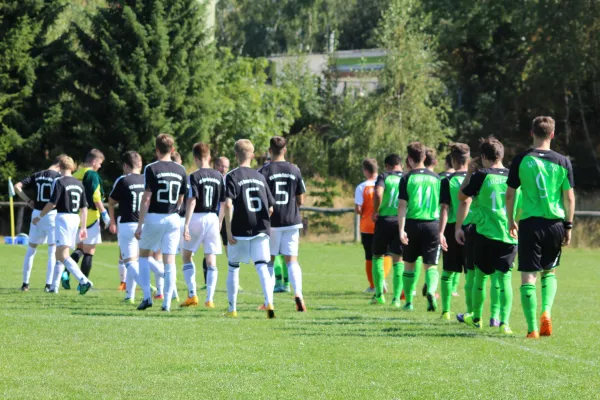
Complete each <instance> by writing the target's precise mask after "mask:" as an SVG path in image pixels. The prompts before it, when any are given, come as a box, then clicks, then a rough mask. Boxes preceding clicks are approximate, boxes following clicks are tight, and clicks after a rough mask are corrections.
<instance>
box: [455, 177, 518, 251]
mask: <svg viewBox="0 0 600 400" xmlns="http://www.w3.org/2000/svg"><path fill="white" fill-rule="evenodd" d="M507 180H508V169H506V168H484V169H480V170H478V171H476V172H475V173H474V174H473V175H472V176H471V180H470V181H469V184H468V185H467V186H466V187H465V188H464V189H463V193H464V194H465V195H466V196H470V197H473V196H477V199H478V203H479V216H480V219H479V221H478V222H477V233H479V234H480V235H483V236H485V237H487V238H488V239H492V240H498V241H500V242H504V243H510V244H516V243H517V240H516V239H515V238H513V237H512V236H510V235H509V234H508V217H507V214H506V189H508V184H507V183H506V182H507ZM517 196H520V191H517ZM517 201H518V200H517ZM515 211H516V210H515ZM515 214H516V212H515Z"/></svg>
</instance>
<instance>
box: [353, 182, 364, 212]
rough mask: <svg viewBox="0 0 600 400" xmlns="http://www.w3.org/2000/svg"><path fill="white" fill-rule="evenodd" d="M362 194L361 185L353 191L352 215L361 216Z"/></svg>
mask: <svg viewBox="0 0 600 400" xmlns="http://www.w3.org/2000/svg"><path fill="white" fill-rule="evenodd" d="M362 205H363V193H362V185H358V186H357V187H356V190H355V191H354V213H355V214H358V215H362Z"/></svg>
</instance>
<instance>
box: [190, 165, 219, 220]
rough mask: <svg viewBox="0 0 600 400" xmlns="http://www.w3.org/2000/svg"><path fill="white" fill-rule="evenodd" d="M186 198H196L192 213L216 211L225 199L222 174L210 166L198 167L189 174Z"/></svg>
mask: <svg viewBox="0 0 600 400" xmlns="http://www.w3.org/2000/svg"><path fill="white" fill-rule="evenodd" d="M188 184H189V194H188V198H195V199H196V207H195V208H194V213H217V211H218V209H219V203H221V202H223V201H225V185H224V184H223V176H222V175H221V174H220V173H219V172H218V171H215V170H214V169H212V168H200V169H199V170H197V171H196V172H194V173H192V174H190V177H189V182H188Z"/></svg>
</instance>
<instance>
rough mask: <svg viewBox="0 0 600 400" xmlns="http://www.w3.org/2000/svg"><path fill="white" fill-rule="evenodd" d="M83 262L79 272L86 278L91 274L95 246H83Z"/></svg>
mask: <svg viewBox="0 0 600 400" xmlns="http://www.w3.org/2000/svg"><path fill="white" fill-rule="evenodd" d="M86 240H87V239H86ZM82 250H83V260H82V261H81V272H83V274H84V275H85V276H86V277H89V276H90V273H91V272H92V262H93V259H94V254H96V244H85V243H84V244H83V246H82Z"/></svg>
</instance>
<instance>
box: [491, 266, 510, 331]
mask: <svg viewBox="0 0 600 400" xmlns="http://www.w3.org/2000/svg"><path fill="white" fill-rule="evenodd" d="M494 275H496V278H497V282H498V285H499V286H500V324H506V325H509V320H510V312H511V310H512V301H513V291H512V282H511V278H512V272H511V271H510V270H509V271H508V272H507V273H502V272H500V271H496V273H495V274H494Z"/></svg>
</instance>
